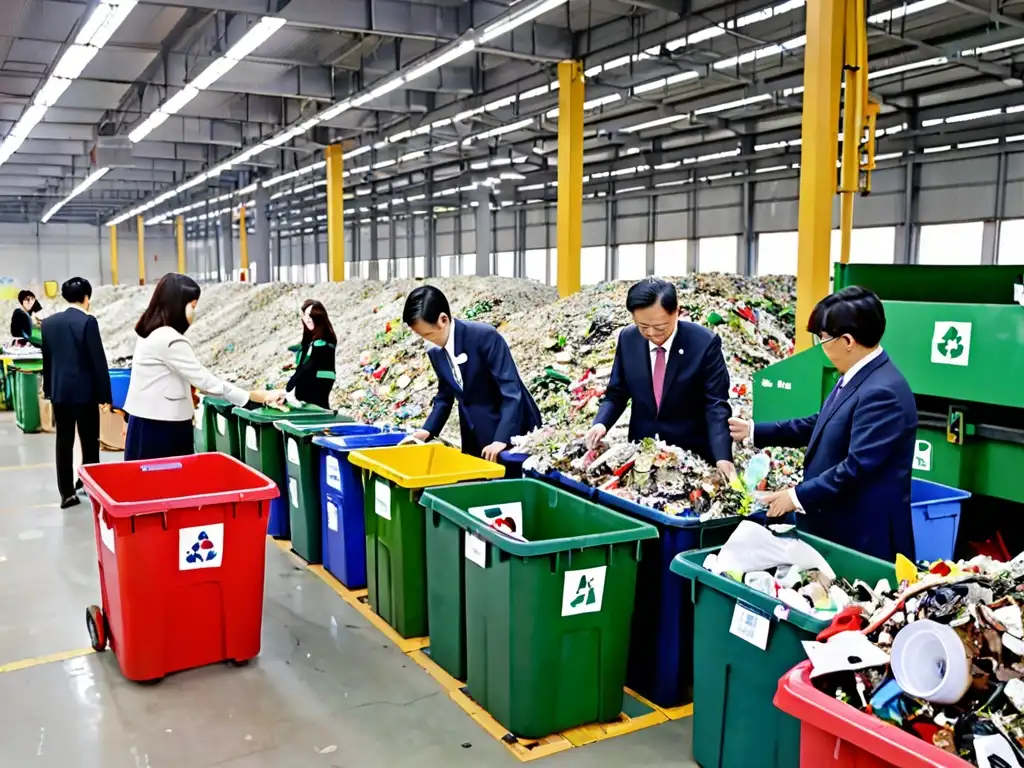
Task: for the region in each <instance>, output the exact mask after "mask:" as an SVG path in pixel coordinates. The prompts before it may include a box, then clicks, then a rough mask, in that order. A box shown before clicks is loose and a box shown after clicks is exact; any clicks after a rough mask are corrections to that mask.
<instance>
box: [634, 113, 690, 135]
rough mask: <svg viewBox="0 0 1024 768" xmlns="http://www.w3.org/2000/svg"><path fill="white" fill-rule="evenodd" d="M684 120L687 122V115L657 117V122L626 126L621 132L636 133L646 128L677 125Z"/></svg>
mask: <svg viewBox="0 0 1024 768" xmlns="http://www.w3.org/2000/svg"><path fill="white" fill-rule="evenodd" d="M684 120H689V117H688V116H687V115H668V116H667V117H659V118H658V119H657V120H648V121H647V122H646V123H638V124H637V125H630V126H627V127H625V128H622V129H621V131H622V133H636V132H637V131H646V130H647V129H648V128H658V127H660V126H662V125H670V124H671V123H679V122H682V121H684Z"/></svg>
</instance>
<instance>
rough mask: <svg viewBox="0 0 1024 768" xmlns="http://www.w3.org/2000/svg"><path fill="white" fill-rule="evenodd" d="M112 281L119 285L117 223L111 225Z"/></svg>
mask: <svg viewBox="0 0 1024 768" xmlns="http://www.w3.org/2000/svg"><path fill="white" fill-rule="evenodd" d="M110 282H111V284H113V285H118V284H119V283H118V271H117V224H114V225H112V226H111V227H110Z"/></svg>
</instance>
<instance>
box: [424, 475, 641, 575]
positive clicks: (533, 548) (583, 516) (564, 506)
mask: <svg viewBox="0 0 1024 768" xmlns="http://www.w3.org/2000/svg"><path fill="white" fill-rule="evenodd" d="M538 497H539V498H540V499H542V500H543V503H544V506H545V507H546V508H547V509H548V510H550V511H552V514H555V515H558V516H559V518H560V519H559V521H558V524H557V525H553V526H551V527H552V529H553V530H551V531H549V533H553V534H554V535H551V536H549V537H548V538H543V539H537V540H531V541H523V540H520V539H517V538H513V537H511V536H506V535H505V534H503V533H501V532H500V531H498V530H495V529H494V528H492V527H491V526H490V525H489V524H488V523H487V521H486V520H483V519H482V518H480V517H477V516H476V515H475V514H473V513H472V512H470V511H469V510H470V508H471V505H472V506H473V507H487V506H494V507H499V508H500V507H501V506H503V505H508V504H518V505H520V510H521V512H522V514H523V524H524V527H527V526H529V525H530V522H531V521H530V519H529V516H530V515H531V514H533V513H534V512H535V511H536V510H535V509H534V510H527V509H525V507H526V505H529V504H534V505H536V504H537V500H538ZM420 504H421V505H423V506H424V507H425V508H426V509H430V510H433V511H435V512H438V513H439V514H441V515H442V516H444V517H446V518H448V519H449V520H451V521H452V522H453V523H455V524H456V525H458V526H459V527H460V528H462V529H463V530H468V531H471V532H472V533H474V534H476V535H477V536H480V537H481V538H483V539H485V540H487V541H488V542H490V543H491V544H494V545H495V546H496V547H498V549H500V550H502V551H503V552H508V553H509V554H511V555H516V556H517V557H531V556H538V555H552V554H555V553H558V552H572V551H575V550H579V549H586V548H587V547H601V546H607V545H609V544H624V543H629V542H634V541H642V540H644V539H656V538H658V529H657V528H655V527H654V526H653V525H650V524H648V523H645V522H643V521H641V520H635V519H633V518H631V517H629V516H627V515H623V514H621V513H619V512H615V511H614V510H611V509H607V508H606V507H602V506H601V505H600V504H595V503H594V502H592V501H587V500H586V499H581V498H580V497H579V496H577V495H576V494H574V493H570V492H569V491H564V490H562V489H561V488H556V487H554V486H552V485H551V484H550V483H545V482H543V481H541V480H533V479H525V480H492V481H490V482H486V483H465V484H463V485H451V486H447V487H441V488H431V489H430V490H428V491H425V492H424V493H423V496H421V497H420ZM556 505H557V506H559V508H558V509H555V507H556Z"/></svg>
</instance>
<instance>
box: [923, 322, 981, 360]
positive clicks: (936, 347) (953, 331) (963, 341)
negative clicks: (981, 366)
mask: <svg viewBox="0 0 1024 768" xmlns="http://www.w3.org/2000/svg"><path fill="white" fill-rule="evenodd" d="M931 359H932V362H933V363H938V364H940V365H959V366H964V367H966V366H967V365H968V364H969V363H970V359H971V323H954V322H949V321H940V322H937V323H935V326H934V329H933V331H932V358H931Z"/></svg>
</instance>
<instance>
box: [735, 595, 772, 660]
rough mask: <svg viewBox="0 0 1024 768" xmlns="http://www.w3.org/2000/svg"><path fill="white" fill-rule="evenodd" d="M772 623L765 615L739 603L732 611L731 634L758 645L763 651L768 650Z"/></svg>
mask: <svg viewBox="0 0 1024 768" xmlns="http://www.w3.org/2000/svg"><path fill="white" fill-rule="evenodd" d="M771 626H772V622H771V620H770V619H769V618H768V617H767V616H764V615H763V614H761V613H759V612H758V611H755V610H753V609H752V608H750V607H749V606H746V605H744V604H743V603H741V602H739V601H737V602H736V607H735V608H733V611H732V624H730V625H729V632H730V633H731V634H733V635H736V637H738V638H740V639H742V640H746V641H747V642H748V643H750V644H751V645H756V646H757V647H758V648H760V649H761V650H762V651H764V650H767V648H768V630H769V629H770V628H771Z"/></svg>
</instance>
